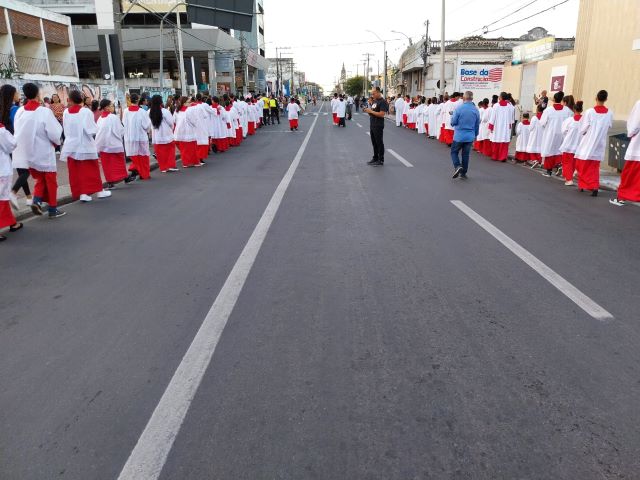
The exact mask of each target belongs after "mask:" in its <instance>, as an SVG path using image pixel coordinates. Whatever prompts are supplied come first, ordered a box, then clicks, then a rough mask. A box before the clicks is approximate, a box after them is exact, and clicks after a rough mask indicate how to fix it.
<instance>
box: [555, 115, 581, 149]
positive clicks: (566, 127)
mask: <svg viewBox="0 0 640 480" xmlns="http://www.w3.org/2000/svg"><path fill="white" fill-rule="evenodd" d="M580 120H581V119H580ZM580 120H575V119H574V117H569V118H565V120H564V122H562V126H561V127H560V129H561V131H562V143H561V144H560V153H564V152H567V153H576V148H578V143H580Z"/></svg>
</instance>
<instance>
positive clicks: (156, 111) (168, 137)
mask: <svg viewBox="0 0 640 480" xmlns="http://www.w3.org/2000/svg"><path fill="white" fill-rule="evenodd" d="M149 120H151V143H153V151H154V152H155V153H156V160H158V168H159V169H160V171H161V172H162V173H167V172H177V171H178V169H177V168H176V145H175V143H174V140H173V127H174V122H173V116H172V115H171V112H169V110H167V109H166V108H164V105H163V104H162V97H161V96H160V95H154V96H153V97H151V107H150V108H149Z"/></svg>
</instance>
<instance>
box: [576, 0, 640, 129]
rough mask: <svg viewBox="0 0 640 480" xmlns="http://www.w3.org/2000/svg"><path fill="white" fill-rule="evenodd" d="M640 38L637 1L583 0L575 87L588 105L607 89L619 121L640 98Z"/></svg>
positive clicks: (577, 38)
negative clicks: (637, 46) (638, 41)
mask: <svg viewBox="0 0 640 480" xmlns="http://www.w3.org/2000/svg"><path fill="white" fill-rule="evenodd" d="M638 38H640V2H639V1H638V0H609V1H602V0H581V1H580V10H579V14H578V28H577V31H576V47H575V53H576V65H577V68H576V72H575V81H574V86H575V91H576V93H577V95H578V97H580V98H581V99H583V100H584V101H585V105H587V106H588V105H590V104H591V103H592V102H593V100H592V99H593V98H594V97H595V95H596V93H597V92H598V90H602V89H604V90H607V91H608V92H609V102H608V106H609V107H610V108H611V109H612V110H613V112H614V115H615V118H616V120H624V119H626V118H627V117H628V115H629V112H630V111H631V108H632V107H633V104H634V103H635V102H636V101H637V100H638V99H640V81H639V79H640V51H639V50H633V42H634V40H636V39H638Z"/></svg>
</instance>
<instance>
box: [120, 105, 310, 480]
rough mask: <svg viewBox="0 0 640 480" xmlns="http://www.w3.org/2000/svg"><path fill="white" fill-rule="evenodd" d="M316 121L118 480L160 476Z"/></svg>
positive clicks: (147, 479) (141, 479)
mask: <svg viewBox="0 0 640 480" xmlns="http://www.w3.org/2000/svg"><path fill="white" fill-rule="evenodd" d="M317 120H318V117H316V118H314V119H313V123H312V124H311V128H309V132H308V133H307V135H306V136H305V138H304V141H303V142H302V145H301V146H300V148H299V149H298V153H296V156H295V157H294V159H293V161H292V162H291V165H290V166H289V169H288V170H287V172H286V173H285V175H284V177H283V178H282V180H281V181H280V184H279V185H278V187H277V188H276V190H275V192H274V193H273V196H272V197H271V200H270V201H269V204H268V205H267V207H266V208H265V210H264V213H263V214H262V217H261V218H260V220H259V221H258V224H257V225H256V228H255V229H254V230H253V233H252V234H251V237H250V238H249V240H248V241H247V244H246V245H245V247H244V249H243V250H242V253H241V254H240V256H239V257H238V260H237V261H236V263H235V265H234V266H233V269H232V270H231V273H229V276H228V277H227V279H226V281H225V282H224V285H223V286H222V289H221V290H220V292H219V293H218V296H217V298H216V300H215V301H214V302H213V305H212V306H211V309H210V310H209V312H208V313H207V316H206V317H205V319H204V321H203V322H202V325H201V326H200V329H199V330H198V333H196V336H195V337H194V339H193V341H192V342H191V345H190V346H189V349H188V350H187V352H186V353H185V355H184V357H183V358H182V361H181V362H180V365H178V368H177V370H176V371H175V373H174V374H173V378H171V381H170V382H169V385H168V386H167V388H166V390H165V392H164V394H163V395H162V398H161V399H160V402H159V403H158V405H157V406H156V408H155V410H154V411H153V414H152V415H151V418H150V419H149V422H148V423H147V426H146V427H145V429H144V431H143V432H142V435H140V438H139V439H138V443H137V444H136V446H135V448H134V449H133V451H132V452H131V455H129V458H128V459H127V462H126V464H125V465H124V467H123V468H122V471H121V472H120V475H119V476H118V479H119V480H155V479H157V478H158V477H159V476H160V473H161V472H162V468H163V467H164V464H165V462H166V460H167V455H169V452H170V451H171V448H172V446H173V442H174V440H175V438H176V436H177V435H178V432H179V431H180V427H181V426H182V422H183V421H184V418H185V415H186V414H187V411H188V410H189V406H190V405H191V402H192V400H193V398H194V396H195V394H196V391H197V390H198V387H199V386H200V382H201V381H202V377H203V376H204V373H205V371H206V370H207V368H208V366H209V363H210V362H211V357H212V356H213V352H214V351H215V349H216V346H217V344H218V341H219V340H220V336H221V335H222V331H223V330H224V327H225V325H226V324H227V321H228V320H229V316H230V315H231V312H232V311H233V309H234V307H235V304H236V302H237V300H238V297H239V296H240V292H241V291H242V288H243V287H244V284H245V281H246V280H247V276H248V275H249V272H250V271H251V268H252V267H253V263H254V261H255V259H256V257H257V256H258V253H259V252H260V248H261V247H262V243H263V242H264V239H265V237H266V236H267V233H268V232H269V227H270V226H271V223H272V222H273V219H274V218H275V216H276V213H277V212H278V208H279V207H280V204H281V203H282V199H283V197H284V194H285V193H286V191H287V188H288V187H289V184H290V183H291V179H292V178H293V175H294V174H295V172H296V170H297V168H298V165H300V160H301V158H302V155H303V154H304V151H305V150H306V148H307V144H308V143H309V138H310V137H311V133H312V132H313V129H314V127H315V125H316V122H317Z"/></svg>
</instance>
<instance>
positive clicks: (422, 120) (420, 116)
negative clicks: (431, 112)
mask: <svg viewBox="0 0 640 480" xmlns="http://www.w3.org/2000/svg"><path fill="white" fill-rule="evenodd" d="M426 110H427V104H426V99H425V98H424V97H420V103H419V104H418V106H417V107H416V129H417V130H418V133H419V134H420V135H424V134H425V133H426V131H427V129H426V125H425V124H426V123H427V120H426Z"/></svg>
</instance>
